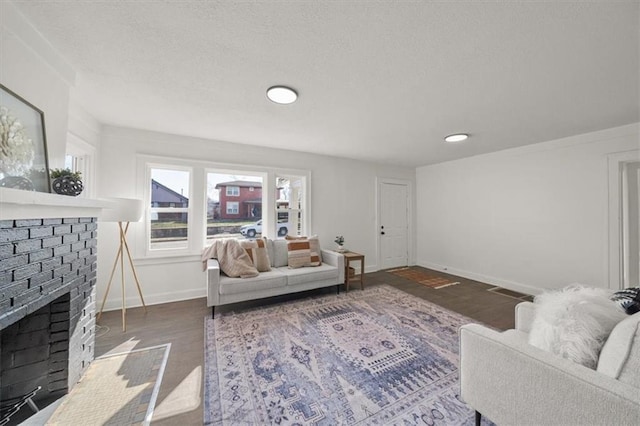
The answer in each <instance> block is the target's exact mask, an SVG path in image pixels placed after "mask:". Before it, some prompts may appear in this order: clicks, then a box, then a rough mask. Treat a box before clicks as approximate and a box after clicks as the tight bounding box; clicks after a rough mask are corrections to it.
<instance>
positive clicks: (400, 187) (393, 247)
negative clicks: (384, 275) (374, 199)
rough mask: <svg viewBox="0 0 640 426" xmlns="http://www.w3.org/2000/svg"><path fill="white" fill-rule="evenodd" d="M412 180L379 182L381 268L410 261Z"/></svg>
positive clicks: (404, 264)
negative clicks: (410, 181)
mask: <svg viewBox="0 0 640 426" xmlns="http://www.w3.org/2000/svg"><path fill="white" fill-rule="evenodd" d="M410 197H411V192H410V183H409V182H406V181H400V180H392V179H381V180H379V182H378V212H379V214H378V230H377V231H378V248H379V249H378V253H379V262H378V264H379V265H380V269H389V268H398V267H402V266H407V265H408V264H409V229H410V224H411V221H410V199H411V198H410Z"/></svg>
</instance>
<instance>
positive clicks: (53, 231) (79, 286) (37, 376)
mask: <svg viewBox="0 0 640 426" xmlns="http://www.w3.org/2000/svg"><path fill="white" fill-rule="evenodd" d="M45 195H46V196H49V195H50V194H45ZM47 200H48V199H47ZM3 201H4V200H3ZM6 206H7V205H6V204H5V203H4V202H3V204H2V206H1V207H2V209H5V207H6ZM53 212H55V209H53ZM50 214H51V213H49V215H50ZM43 216H44V215H43ZM96 237H97V221H96V218H95V217H84V216H79V217H57V218H56V217H44V218H40V219H31V218H30V219H4V218H3V220H0V403H2V402H3V401H7V400H9V399H10V398H14V397H19V396H21V395H23V394H26V393H28V392H29V391H31V390H33V389H34V388H36V387H37V386H41V387H42V389H41V390H40V391H39V392H38V394H37V395H36V396H35V397H34V398H33V400H34V402H35V403H36V405H39V404H38V402H39V401H43V402H44V401H51V400H52V399H53V398H55V397H56V396H62V395H64V394H66V393H68V391H69V390H70V389H71V388H72V387H73V386H74V385H75V383H77V382H78V380H79V379H80V377H81V375H82V374H83V372H84V371H85V370H86V368H87V367H88V366H89V364H90V363H91V361H92V360H93V358H94V342H95V335H94V332H95V284H96V267H97V244H96V243H97V240H96ZM3 405H4V404H3ZM39 406H40V405H39ZM40 408H42V406H40ZM27 410H28V409H27Z"/></svg>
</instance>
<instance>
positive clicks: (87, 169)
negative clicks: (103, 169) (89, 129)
mask: <svg viewBox="0 0 640 426" xmlns="http://www.w3.org/2000/svg"><path fill="white" fill-rule="evenodd" d="M95 153H96V148H95V147H94V146H93V145H91V144H89V143H87V142H86V141H84V140H82V139H80V138H79V137H77V136H76V135H74V134H72V133H69V134H68V137H67V146H66V154H65V157H64V168H65V169H70V170H71V171H74V172H80V180H82V185H83V187H84V189H83V190H82V193H81V194H80V195H79V196H80V197H84V198H91V197H92V196H93V194H94V192H95V191H94V188H95V170H94V167H93V159H94V157H95Z"/></svg>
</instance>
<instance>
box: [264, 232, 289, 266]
mask: <svg viewBox="0 0 640 426" xmlns="http://www.w3.org/2000/svg"><path fill="white" fill-rule="evenodd" d="M265 240H266V243H267V251H268V253H269V259H270V260H271V266H272V267H274V268H279V267H281V266H287V265H288V264H289V252H288V250H287V240H271V239H265Z"/></svg>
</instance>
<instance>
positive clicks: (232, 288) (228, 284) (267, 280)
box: [220, 269, 287, 294]
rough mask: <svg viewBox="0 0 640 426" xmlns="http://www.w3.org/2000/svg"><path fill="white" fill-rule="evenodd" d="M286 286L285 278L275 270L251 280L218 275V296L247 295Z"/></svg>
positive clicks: (262, 273)
mask: <svg viewBox="0 0 640 426" xmlns="http://www.w3.org/2000/svg"><path fill="white" fill-rule="evenodd" d="M286 285H287V277H285V276H284V274H282V272H280V271H278V270H275V269H274V270H272V271H269V272H261V273H260V275H258V276H257V277H253V278H230V277H228V276H226V275H222V274H220V294H238V293H247V292H251V291H259V290H266V289H270V288H277V287H284V286H286Z"/></svg>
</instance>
